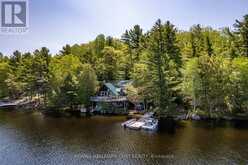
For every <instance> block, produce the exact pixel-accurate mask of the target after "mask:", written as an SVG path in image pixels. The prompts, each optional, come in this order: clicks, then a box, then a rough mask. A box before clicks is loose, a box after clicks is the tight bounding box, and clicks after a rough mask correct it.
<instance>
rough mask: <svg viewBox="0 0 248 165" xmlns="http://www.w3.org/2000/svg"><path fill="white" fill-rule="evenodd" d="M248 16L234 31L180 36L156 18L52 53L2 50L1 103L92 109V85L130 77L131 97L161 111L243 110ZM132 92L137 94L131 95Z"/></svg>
mask: <svg viewBox="0 0 248 165" xmlns="http://www.w3.org/2000/svg"><path fill="white" fill-rule="evenodd" d="M247 57H248V15H245V16H244V17H243V18H242V19H240V20H236V22H235V24H234V28H233V30H231V28H223V29H221V30H215V29H213V28H211V27H203V26H201V25H193V26H192V27H191V28H190V30H189V31H179V30H178V29H177V28H176V27H175V26H174V25H173V24H172V23H170V22H169V21H167V22H165V23H163V22H162V21H161V20H158V21H157V22H156V23H155V25H154V26H153V27H152V28H151V29H150V30H148V31H147V32H144V30H143V29H142V28H141V27H140V26H139V25H135V26H134V27H133V28H131V29H129V30H126V32H124V34H123V35H122V37H121V39H117V38H113V37H111V36H104V35H103V34H100V35H98V36H97V37H96V38H95V40H93V41H91V42H89V43H84V44H75V45H68V44H67V45H65V46H63V47H62V50H61V51H60V52H59V53H58V54H57V55H51V54H50V53H49V50H48V49H47V48H45V47H43V48H41V49H40V50H35V51H34V52H33V53H29V52H28V53H22V52H19V51H15V52H14V53H13V55H11V56H5V55H3V54H2V53H0V98H21V97H24V96H28V97H30V98H33V97H38V98H39V99H40V100H42V103H43V104H44V105H47V106H59V107H70V108H71V109H75V108H77V107H78V106H79V105H83V106H85V107H89V106H90V100H89V99H90V97H91V96H93V95H94V94H95V92H96V89H97V85H98V82H100V81H105V82H109V81H111V82H112V81H117V80H128V79H132V80H133V84H132V87H129V89H130V91H131V94H130V95H131V96H133V95H134V93H135V95H137V98H139V100H140V99H141V100H143V101H144V102H149V103H151V104H152V105H154V106H155V107H153V108H155V109H157V110H158V111H159V112H160V113H161V114H164V113H167V112H171V111H175V109H176V108H175V107H176V106H177V105H180V104H182V103H184V104H183V105H185V104H189V105H188V107H191V108H189V109H190V110H193V111H198V110H200V111H203V112H204V113H206V114H207V115H209V116H212V115H214V114H216V113H224V112H229V113H244V112H248V91H247V89H248V88H247V86H248V59H247ZM134 91H135V92H134Z"/></svg>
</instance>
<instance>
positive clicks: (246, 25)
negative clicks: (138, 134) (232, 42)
mask: <svg viewBox="0 0 248 165" xmlns="http://www.w3.org/2000/svg"><path fill="white" fill-rule="evenodd" d="M234 27H235V28H236V31H235V32H236V34H237V35H238V36H239V49H240V52H241V54H242V55H243V56H245V57H248V14H247V15H245V16H244V18H243V20H242V21H239V20H236V23H235V24H234Z"/></svg>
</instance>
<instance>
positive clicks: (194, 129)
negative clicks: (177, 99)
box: [0, 111, 248, 165]
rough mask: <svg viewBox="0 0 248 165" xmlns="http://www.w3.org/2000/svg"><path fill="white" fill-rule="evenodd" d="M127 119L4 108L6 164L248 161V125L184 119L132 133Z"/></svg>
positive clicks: (0, 115) (0, 122)
mask: <svg viewBox="0 0 248 165" xmlns="http://www.w3.org/2000/svg"><path fill="white" fill-rule="evenodd" d="M123 121H125V117H103V116H95V117H91V118H73V117H71V118H54V117H47V116H43V115H42V114H40V113H38V112H22V113H21V112H14V111H12V112H3V111H0V164H1V165H15V164H20V165H28V164H34V165H37V164H51V165H55V164H59V165H63V164H84V165H87V164H107V165H111V164H123V165H128V164H137V165H138V164H140V165H145V164H148V165H150V164H155V165H156V164H178V165H179V164H211V165H212V164H216V165H220V164H228V165H229V164H248V126H247V125H248V124H247V123H245V122H243V123H225V122H222V123H212V122H211V123H206V122H189V121H187V122H180V123H179V124H178V126H177V127H176V128H175V129H173V130H172V131H171V130H170V131H158V132H156V133H151V132H145V131H132V130H128V129H123V128H122V127H121V126H120V124H121V122H123Z"/></svg>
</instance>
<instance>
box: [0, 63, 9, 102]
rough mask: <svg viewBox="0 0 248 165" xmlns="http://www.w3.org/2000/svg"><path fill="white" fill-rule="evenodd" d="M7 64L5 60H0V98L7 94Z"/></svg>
mask: <svg viewBox="0 0 248 165" xmlns="http://www.w3.org/2000/svg"><path fill="white" fill-rule="evenodd" d="M8 72H9V65H8V64H7V63H6V62H0V98H4V97H6V96H8V95H9V91H8V86H7V83H6V79H7V77H8Z"/></svg>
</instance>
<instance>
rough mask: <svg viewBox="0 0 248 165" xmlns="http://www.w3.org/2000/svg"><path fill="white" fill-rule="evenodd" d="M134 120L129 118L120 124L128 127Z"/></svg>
mask: <svg viewBox="0 0 248 165" xmlns="http://www.w3.org/2000/svg"><path fill="white" fill-rule="evenodd" d="M134 122H136V119H130V120H128V121H125V122H124V123H122V124H121V126H122V127H128V126H129V125H131V124H133V123H134Z"/></svg>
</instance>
